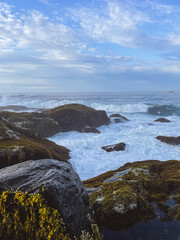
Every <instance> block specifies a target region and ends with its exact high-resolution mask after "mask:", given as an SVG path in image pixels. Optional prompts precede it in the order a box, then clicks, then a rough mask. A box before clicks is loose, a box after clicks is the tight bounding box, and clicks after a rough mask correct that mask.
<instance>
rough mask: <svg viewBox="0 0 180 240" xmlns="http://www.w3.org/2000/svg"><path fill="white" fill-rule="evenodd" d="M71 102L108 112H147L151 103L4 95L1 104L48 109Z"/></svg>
mask: <svg viewBox="0 0 180 240" xmlns="http://www.w3.org/2000/svg"><path fill="white" fill-rule="evenodd" d="M70 103H79V104H84V105H87V106H89V107H92V108H94V109H96V110H105V111H106V112H108V113H145V112H147V111H148V107H149V106H150V105H147V104H144V103H137V104H105V103H101V102H99V103H97V102H93V99H92V100H91V101H88V100H78V99H77V100H67V99H64V100H58V99H51V98H50V97H49V98H48V97H47V99H46V98H44V97H43V98H42V99H41V98H40V97H39V96H38V97H37V96H35V97H34V96H33V95H32V96H31V95H29V96H28V95H27V96H26V97H21V96H20V97H18V96H15V95H14V96H13V95H2V99H1V102H0V105H1V106H8V105H19V106H25V107H28V108H36V109H37V108H42V109H48V108H54V107H58V106H62V105H64V104H70Z"/></svg>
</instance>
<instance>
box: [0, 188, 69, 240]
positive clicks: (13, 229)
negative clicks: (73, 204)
mask: <svg viewBox="0 0 180 240" xmlns="http://www.w3.org/2000/svg"><path fill="white" fill-rule="evenodd" d="M0 238H1V239H4V240H5V239H9V240H10V239H11V240H16V239H18V240H21V239H22V240H25V239H28V240H34V239H37V240H38V239H39V240H43V239H44V240H45V239H54V240H55V239H57V240H58V239H61V240H62V239H64V240H69V239H70V238H69V237H68V235H67V234H66V230H65V225H64V223H63V220H62V218H61V216H60V213H59V212H58V211H57V210H55V209H53V208H50V207H48V206H47V203H46V201H45V200H44V198H43V197H42V195H40V194H27V193H23V192H19V191H17V192H15V191H5V192H3V193H2V195H1V197H0Z"/></svg>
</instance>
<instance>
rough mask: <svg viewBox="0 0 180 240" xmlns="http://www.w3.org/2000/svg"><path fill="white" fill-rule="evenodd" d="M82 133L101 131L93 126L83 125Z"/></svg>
mask: <svg viewBox="0 0 180 240" xmlns="http://www.w3.org/2000/svg"><path fill="white" fill-rule="evenodd" d="M81 132H82V133H101V132H100V131H99V130H97V129H96V128H93V127H85V128H83V129H82V131H81Z"/></svg>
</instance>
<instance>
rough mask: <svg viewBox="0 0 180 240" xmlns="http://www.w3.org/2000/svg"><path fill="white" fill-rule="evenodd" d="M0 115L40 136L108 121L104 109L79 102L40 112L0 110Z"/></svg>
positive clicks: (94, 126)
mask: <svg viewBox="0 0 180 240" xmlns="http://www.w3.org/2000/svg"><path fill="white" fill-rule="evenodd" d="M0 116H2V117H4V118H6V119H7V120H8V121H9V122H10V123H12V124H14V125H15V126H18V127H23V128H28V129H30V130H32V131H33V132H35V133H37V134H39V135H40V136H41V137H51V136H52V135H54V134H56V133H58V132H67V131H80V132H82V131H83V129H85V128H86V126H89V127H91V128H97V127H99V126H101V125H105V124H109V122H110V120H109V118H108V116H107V114H106V112H105V111H97V110H95V109H93V108H90V107H87V106H85V105H81V104H67V105H63V106H60V107H57V108H53V109H48V110H45V111H43V112H41V113H36V112H32V113H14V112H1V113H0Z"/></svg>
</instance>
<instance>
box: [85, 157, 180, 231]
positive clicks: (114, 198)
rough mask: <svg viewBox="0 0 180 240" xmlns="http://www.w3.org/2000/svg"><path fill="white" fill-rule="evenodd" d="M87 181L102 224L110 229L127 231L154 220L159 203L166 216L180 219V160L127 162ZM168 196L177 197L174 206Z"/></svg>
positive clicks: (86, 183) (98, 219)
mask: <svg viewBox="0 0 180 240" xmlns="http://www.w3.org/2000/svg"><path fill="white" fill-rule="evenodd" d="M83 183H84V186H85V187H86V188H88V192H89V197H90V201H91V204H92V206H93V209H94V211H95V216H96V218H97V221H98V223H99V224H100V225H103V226H105V227H106V228H108V229H112V230H124V229H127V228H128V227H130V226H132V225H134V224H136V223H138V222H143V221H148V220H150V219H153V218H155V217H156V212H157V211H156V210H157V209H155V206H159V207H160V209H161V212H162V211H163V214H164V216H165V217H166V216H167V217H168V216H170V215H171V216H173V217H177V218H178V219H180V214H179V213H180V207H179V206H180V197H179V196H180V195H179V194H180V188H179V186H180V161H175V160H170V161H162V162H160V161H156V160H149V161H142V162H140V161H139V162H134V163H127V164H125V165H124V166H122V167H120V168H118V169H116V170H114V171H109V172H106V173H104V174H101V175H99V176H97V177H94V178H92V179H89V180H86V181H84V182H83ZM91 189H92V191H91ZM167 199H174V200H175V201H174V202H173V204H174V205H173V206H172V207H173V209H172V207H171V206H169V205H168V202H167ZM152 202H153V204H152ZM156 208H157V207H156ZM172 210H173V211H172ZM162 216H163V215H162Z"/></svg>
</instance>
